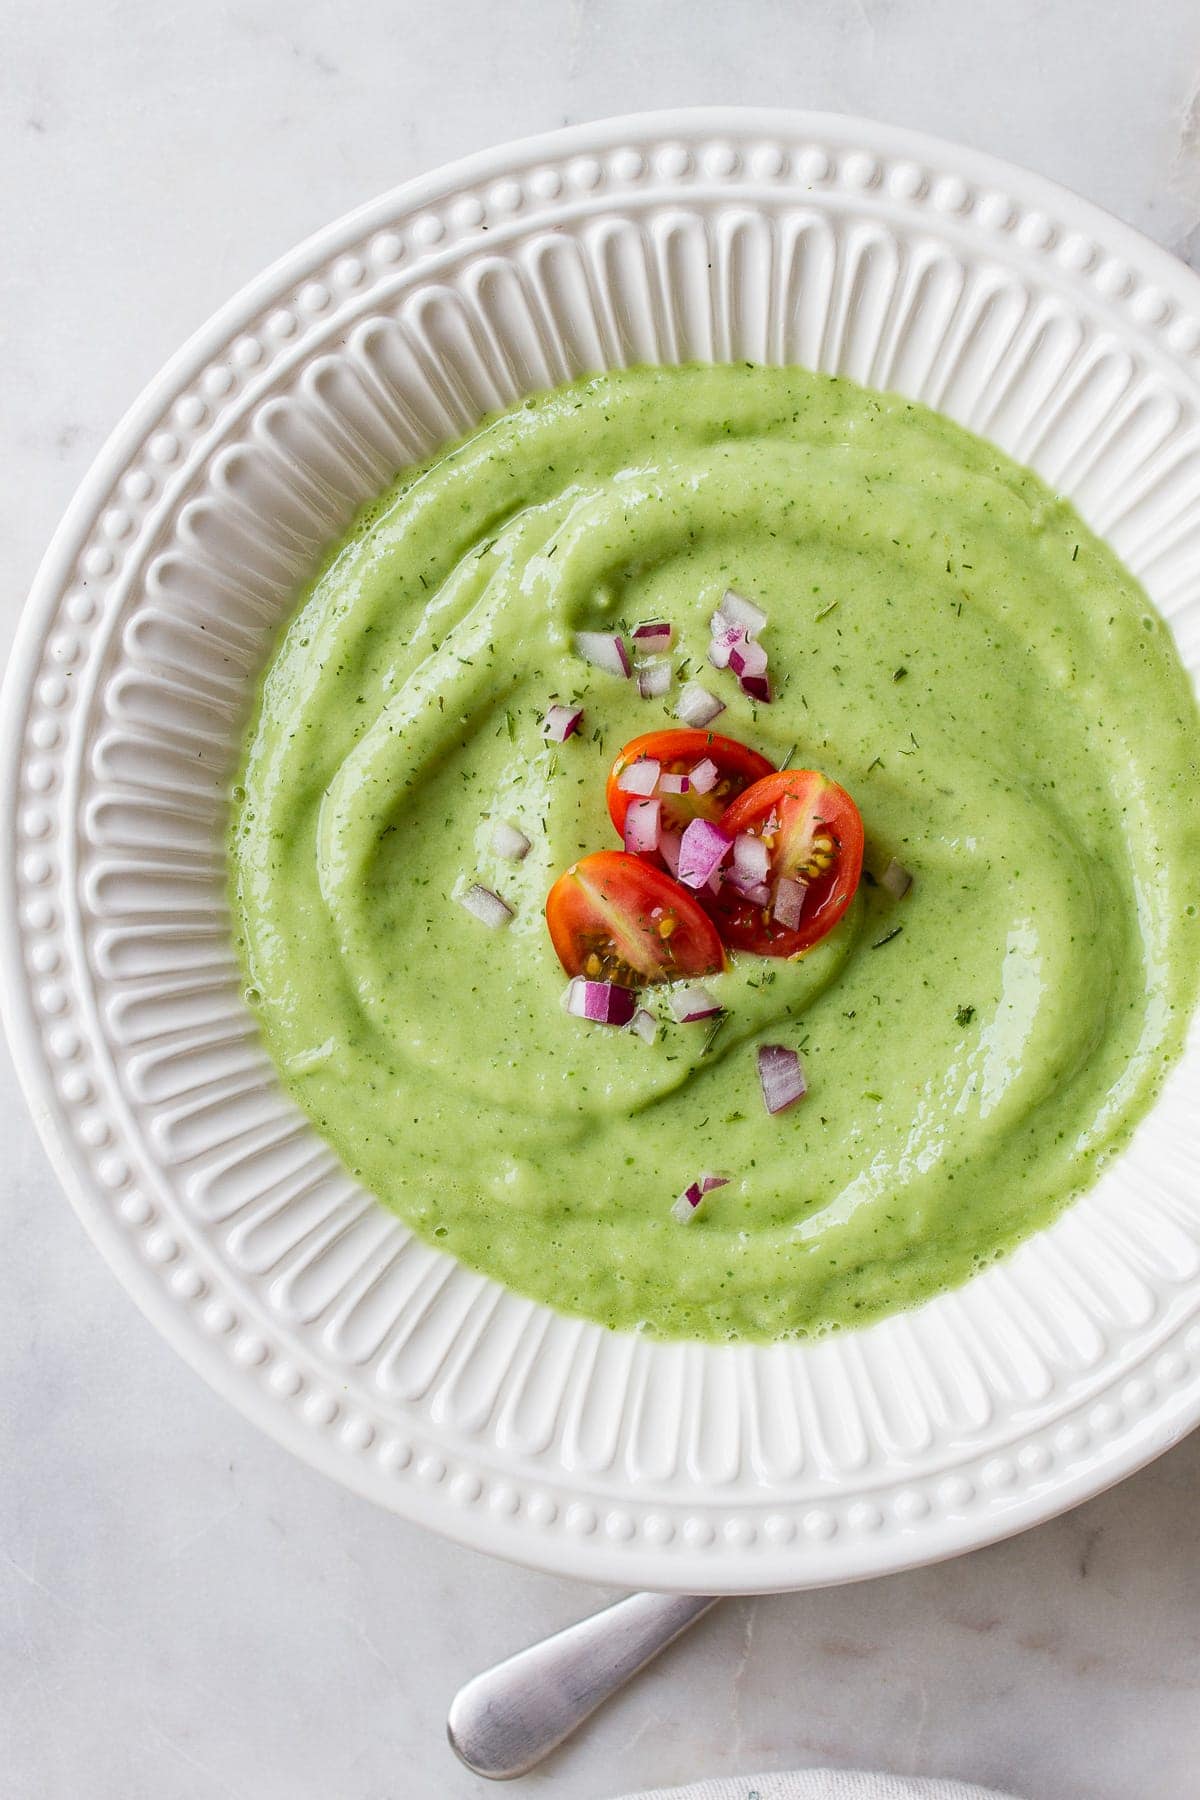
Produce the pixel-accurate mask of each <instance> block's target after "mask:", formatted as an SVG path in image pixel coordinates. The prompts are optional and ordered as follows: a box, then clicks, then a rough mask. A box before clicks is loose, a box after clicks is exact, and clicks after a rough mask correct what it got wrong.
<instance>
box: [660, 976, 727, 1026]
mask: <svg viewBox="0 0 1200 1800" xmlns="http://www.w3.org/2000/svg"><path fill="white" fill-rule="evenodd" d="M667 1005H668V1006H669V1007H670V1009H671V1012H672V1014H673V1015H674V1017H675V1018H676V1019H678V1021H679V1023H680V1024H681V1025H695V1024H696V1023H697V1022H698V1021H699V1020H700V1019H711V1018H713V1017H715V1015H716V1014H717V1013H719V1012H724V1010H725V1008H724V1007H723V1006H722V1005H721V1002H720V1001H719V1000H714V999H713V997H712V995H711V994H710V993H709V991H708V989H707V988H706V987H701V985H700V983H699V982H698V981H683V982H680V983H679V984H678V985H677V986H676V987H673V988H672V989H671V991H670V993H669V994H668V995H667Z"/></svg>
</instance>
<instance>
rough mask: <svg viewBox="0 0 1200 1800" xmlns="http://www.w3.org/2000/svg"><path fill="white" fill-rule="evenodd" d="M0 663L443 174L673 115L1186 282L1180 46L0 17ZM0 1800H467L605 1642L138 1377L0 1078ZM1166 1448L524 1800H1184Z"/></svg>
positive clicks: (545, 1779)
mask: <svg viewBox="0 0 1200 1800" xmlns="http://www.w3.org/2000/svg"><path fill="white" fill-rule="evenodd" d="M0 22H2V24H3V31H2V37H0V41H3V43H4V54H3V57H2V58H0V96H2V104H0V171H3V177H2V180H0V243H2V244H3V255H2V258H0V344H2V345H3V349H4V351H5V364H4V366H5V379H4V394H3V404H2V405H0V475H2V479H0V633H3V638H4V641H5V642H7V636H8V634H9V632H10V631H11V628H12V624H13V621H14V620H15V617H16V613H17V610H18V608H19V605H20V599H21V595H22V593H23V591H24V589H25V587H26V586H27V584H28V581H29V578H30V576H31V574H32V572H33V569H34V566H35V562H36V559H37V557H38V555H39V553H40V551H41V548H42V546H43V544H44V542H45V540H46V538H47V537H48V535H49V533H50V531H51V528H52V526H53V524H54V522H55V519H56V517H57V515H58V513H59V512H60V510H61V508H62V506H63V505H64V503H65V501H66V500H67V498H68V496H69V494H70V492H71V490H72V488H73V487H74V485H75V483H76V481H77V479H78V478H79V476H80V475H81V474H82V473H83V471H84V468H85V467H86V465H87V463H88V461H89V460H90V458H91V456H92V455H93V453H94V452H95V450H96V449H97V448H98V447H99V445H100V442H101V440H102V438H103V437H104V435H105V433H106V432H107V430H108V428H109V426H110V425H111V424H112V423H113V422H114V420H115V418H116V417H117V415H118V413H119V412H120V411H121V410H122V409H123V408H124V407H125V405H126V404H127V402H128V401H129V400H130V399H131V398H132V397H133V395H134V394H135V393H136V391H137V390H138V388H139V387H140V386H141V384H142V383H143V381H144V380H145V379H146V378H148V377H149V376H150V375H151V374H152V373H153V372H154V370H155V369H156V368H157V367H158V365H159V364H160V363H161V362H162V361H163V359H164V358H165V357H166V356H167V354H168V353H169V352H170V351H171V350H172V349H174V348H175V346H176V345H177V343H178V342H179V341H180V340H181V339H182V338H183V337H184V336H185V335H186V334H187V333H188V332H189V331H190V330H191V329H192V328H193V327H194V326H195V325H197V324H199V323H200V321H201V320H202V319H204V317H205V316H206V315H207V314H208V313H209V312H210V311H211V310H212V308H213V307H215V306H216V305H217V304H218V302H220V301H221V300H222V299H224V298H225V297H226V295H227V294H228V293H229V292H231V291H232V290H233V289H234V288H235V287H237V286H238V285H240V283H241V282H243V281H244V280H245V279H246V278H247V277H249V276H250V275H252V274H254V273H255V272H256V271H257V270H258V269H259V268H260V267H261V266H262V265H263V264H264V263H266V262H267V261H268V260H270V259H271V258H272V257H273V256H275V255H276V254H277V253H278V252H280V251H282V250H283V249H285V248H286V247H287V246H288V245H290V244H291V243H292V242H293V241H294V240H296V239H297V238H299V237H301V236H302V235H304V234H305V233H307V232H308V231H310V230H311V229H313V228H314V227H315V226H317V225H320V224H321V223H323V222H324V221H325V220H326V219H328V218H331V217H333V216H334V215H336V214H338V213H340V212H342V211H343V210H345V209H346V208H347V207H349V206H350V205H352V204H353V203H355V202H356V201H359V200H361V199H363V198H365V197H367V196H369V195H371V194H372V193H374V192H376V191H378V190H380V189H381V188H384V187H387V186H389V185H391V184H392V183H393V182H395V181H397V180H399V179H401V178H403V177H405V176H407V175H410V174H413V173H416V172H417V171H419V170H422V169H426V168H429V167H432V166H433V165H435V164H437V163H439V162H442V161H444V160H446V159H447V158H450V157H453V156H456V155H458V154H460V153H462V152H464V151H466V150H469V149H472V148H475V147H478V146H480V145H483V144H486V143H488V142H490V141H495V140H499V139H503V138H507V137H512V136H517V135H520V134H522V133H524V132H527V131H532V130H536V129H542V128H544V127H548V126H553V125H556V124H559V123H563V122H566V121H573V120H578V119H583V118H588V117H597V116H600V115H603V114H606V113H613V112H621V111H628V110H632V109H635V108H641V107H649V106H655V105H663V104H683V103H688V102H703V101H718V100H728V101H743V102H762V103H768V104H774V105H798V106H816V107H825V108H831V109H841V110H846V111H857V112H868V113H877V114H880V115H882V116H884V117H886V118H889V119H893V120H897V121H900V122H903V123H906V124H912V125H917V126H922V127H926V128H928V129H930V130H933V131H936V132H940V133H943V134H945V135H947V136H951V137H958V138H961V139H965V140H967V141H969V142H971V143H974V144H978V145H980V146H982V147H984V148H987V149H989V150H994V151H997V152H999V153H1000V154H1002V155H1005V156H1009V157H1012V158H1014V159H1016V160H1018V161H1021V162H1025V163H1028V164H1031V165H1033V166H1035V167H1037V168H1039V169H1041V170H1043V171H1045V172H1046V173H1048V174H1051V175H1054V176H1056V177H1058V178H1059V179H1061V180H1063V181H1066V182H1068V183H1069V184H1071V185H1073V186H1075V187H1077V188H1079V189H1081V190H1083V191H1084V192H1086V193H1087V194H1089V195H1090V196H1091V197H1092V198H1094V199H1096V200H1099V201H1101V202H1102V203H1103V204H1105V205H1107V206H1109V207H1111V208H1112V209H1113V210H1114V211H1115V212H1118V213H1120V214H1121V215H1122V216H1123V217H1125V218H1127V219H1129V220H1131V221H1132V222H1133V223H1135V224H1137V225H1139V226H1141V227H1142V228H1143V229H1145V230H1146V231H1148V232H1150V233H1151V234H1153V235H1154V236H1156V237H1158V238H1159V239H1161V240H1162V241H1163V242H1164V243H1166V244H1168V245H1170V246H1171V247H1172V248H1173V249H1175V250H1177V251H1178V252H1180V253H1181V254H1183V255H1185V256H1190V257H1191V259H1192V260H1193V261H1195V262H1196V263H1197V264H1198V265H1200V98H1198V93H1200V89H1198V85H1197V84H1198V82H1200V15H1198V14H1197V12H1196V8H1195V5H1194V0H1139V3H1138V4H1136V5H1135V4H1133V3H1132V0H1115V3H1114V4H1111V5H1109V6H1107V7H1098V6H1096V5H1095V0H1009V3H1008V4H1004V5H993V6H991V7H984V6H969V5H966V6H964V5H963V4H962V0H847V3H846V4H839V3H837V0H807V3H805V4H800V3H797V0H791V3H789V0H741V3H740V4H738V5H728V4H724V5H717V4H713V3H712V0H668V3H656V0H557V4H555V3H554V0H551V3H550V4H545V3H543V4H541V5H538V6H534V5H530V4H524V3H517V4H514V3H511V0H510V4H509V5H507V6H498V5H496V4H494V0H493V3H492V4H488V3H486V0H441V3H440V4H436V3H430V0H423V3H421V4H411V3H410V0H341V3H340V4H336V5H335V4H326V3H324V0H290V3H289V0H241V3H240V4H235V3H226V0H176V3H175V4H172V5H170V6H164V5H162V4H161V0H155V3H151V0H107V3H106V4H104V5H99V4H97V3H96V0H58V3H57V4H53V5H51V6H47V7H44V8H35V7H29V6H23V5H21V4H20V3H19V0H8V4H7V5H6V6H5V7H4V8H3V11H2V12H0ZM0 1131H2V1134H3V1142H4V1144H5V1149H6V1154H5V1162H6V1174H5V1179H4V1189H3V1205H2V1206H0V1267H3V1269H4V1272H5V1287H6V1292H5V1304H4V1306H3V1308H2V1309H0V1800H43V1797H46V1800H77V1797H79V1796H83V1795H86V1796H87V1797H88V1800H141V1797H143V1796H147V1797H149V1796H153V1797H154V1800H226V1797H231V1796H236V1797H237V1800H308V1797H309V1796H312V1797H314V1800H316V1797H320V1800H410V1797H412V1800H425V1796H438V1797H439V1800H441V1797H445V1800H467V1797H468V1796H474V1795H478V1794H481V1793H483V1792H486V1791H487V1784H485V1783H482V1782H478V1781H475V1780H474V1779H473V1778H472V1777H470V1776H468V1775H467V1774H466V1773H465V1772H464V1771H463V1770H462V1769H460V1768H459V1767H458V1765H457V1764H456V1763H455V1762H454V1761H453V1759H452V1757H451V1756H450V1754H449V1752H448V1750H447V1749H446V1747H445V1744H444V1739H443V1716H444V1712H445V1707H446V1703H447V1700H448V1699H449V1697H450V1694H451V1693H452V1691H453V1689H454V1687H455V1686H456V1685H457V1683H458V1682H459V1681H460V1680H461V1679H463V1678H464V1677H465V1676H467V1675H468V1674H470V1673H472V1672H473V1671H474V1670H475V1669H476V1668H478V1667H479V1666H481V1665H482V1664H484V1663H486V1662H488V1661H489V1660H491V1659H493V1658H495V1657H497V1656H499V1655H501V1654H503V1653H505V1652H507V1651H509V1650H510V1649H513V1648H515V1647H517V1646H518V1645H520V1644H521V1643H523V1642H525V1641H527V1640H529V1639H531V1638H533V1637H536V1636H538V1635H540V1634H541V1633H542V1632H544V1631H546V1630H548V1629H550V1628H552V1627H555V1626H558V1625H561V1624H563V1623H565V1622H566V1621H568V1620H569V1619H571V1618H573V1617H575V1616H576V1615H578V1614H579V1613H581V1612H583V1611H586V1610H588V1609H590V1608H591V1607H592V1606H593V1605H594V1604H596V1603H597V1602H598V1600H599V1599H600V1598H602V1596H600V1595H598V1594H596V1593H595V1592H594V1591H590V1590H587V1589H584V1588H577V1587H574V1586H572V1585H570V1584H569V1583H565V1582H559V1581H551V1580H548V1579H545V1578H542V1577H540V1576H533V1575H527V1574H524V1573H522V1572H520V1571H518V1570H515V1569H511V1568H508V1567H506V1566H504V1565H502V1564H499V1563H493V1562H489V1561H487V1560H486V1559H484V1558H482V1557H479V1556H477V1555H472V1554H470V1553H468V1552H466V1551H462V1550H458V1549H455V1548H453V1547H452V1546H450V1545H447V1544H443V1543H441V1542H439V1541H437V1540H435V1539H433V1538H431V1537H428V1536H426V1535H425V1534H423V1533H422V1532H420V1531H418V1530H416V1529H413V1528H410V1527H408V1526H406V1525H403V1524H401V1523H399V1522H398V1521H396V1520H394V1519H392V1518H390V1517H388V1516H386V1515H385V1514H383V1513H381V1512H377V1511H375V1510H374V1509H373V1508H371V1507H369V1506H368V1505H366V1504H365V1503H363V1502H361V1501H358V1500H355V1499H352V1498H351V1497H350V1496H349V1495H347V1494H343V1493H342V1492H340V1491H339V1490H338V1489H336V1488H334V1487H332V1486H331V1485H330V1484H329V1483H327V1482H326V1481H325V1480H323V1479H322V1478H321V1477H319V1476H317V1475H315V1474H312V1473H310V1472H309V1471H308V1470H307V1469H305V1468H303V1467H301V1466H300V1465H299V1464H298V1463H295V1462H293V1461H292V1460H291V1459H290V1458H289V1457H288V1456H286V1455H285V1454H284V1452H283V1451H281V1450H278V1449H276V1448H275V1447H274V1446H273V1445H272V1444H270V1443H267V1442H266V1441H264V1440H263V1439H261V1438H259V1437H258V1436H256V1435H255V1433H254V1432H253V1431H252V1430H251V1428H250V1427H249V1426H248V1425H246V1424H245V1423H243V1422H242V1420H241V1419H240V1418H239V1417H238V1416H236V1415H235V1414H234V1413H232V1412H231V1411H229V1410H228V1409H227V1408H226V1407H225V1406H224V1405H223V1404H221V1403H220V1402H219V1401H217V1400H216V1398H215V1397H214V1396H213V1395H211V1394H210V1393H209V1392H208V1390H207V1389H206V1388H205V1387H204V1386H203V1385H202V1384H201V1383H200V1382H199V1380H198V1379H197V1378H196V1377H195V1376H193V1375H192V1374H191V1373H190V1372H189V1371H188V1370H187V1369H186V1368H185V1367H184V1366H183V1364H182V1363H180V1362H179V1361H178V1360H177V1359H176V1358H175V1356H174V1355H173V1353H172V1352H171V1351H169V1350H168V1349H167V1348H166V1347H165V1345H163V1344H161V1343H160V1342H159V1341H158V1339H157V1338H156V1337H155V1336H154V1334H153V1333H152V1332H151V1330H150V1328H149V1327H148V1326H147V1325H146V1324H144V1323H143V1321H142V1320H141V1318H140V1317H139V1316H138V1315H137V1314H136V1313H135V1311H134V1309H133V1307H132V1306H131V1304H130V1303H129V1302H128V1301H127V1300H126V1299H125V1298H124V1296H123V1294H122V1293H121V1292H120V1291H119V1290H118V1288H117V1286H116V1284H115V1283H114V1281H113V1280H112V1278H111V1277H110V1276H109V1275H108V1273H107V1271H106V1270H105V1269H104V1267H103V1266H102V1264H101V1263H100V1261H99V1259H98V1257H97V1256H96V1255H95V1253H94V1252H93V1251H92V1250H91V1248H90V1246H89V1245H88V1244H87V1242H86V1241H85V1240H84V1238H83V1235H82V1232H81V1231H80V1229H79V1228H78V1226H77V1225H76V1222H75V1219H74V1216H73V1215H72V1214H71V1212H70V1210H69V1208H68V1206H67V1204H66V1202H65V1201H64V1200H63V1199H62V1197H61V1196H60V1195H59V1193H58V1191H57V1188H56V1185H55V1183H54V1181H53V1179H52V1177H51V1175H50V1173H49V1170H48V1168H47V1166H46V1162H45V1158H44V1157H43V1155H42V1153H41V1150H40V1148H39V1146H38V1144H37V1143H36V1142H35V1140H34V1135H33V1131H32V1128H31V1126H30V1125H29V1123H28V1121H27V1118H26V1115H25V1112H24V1109H23V1106H22V1104H21V1102H20V1099H19V1097H18V1095H17V1092H16V1088H15V1083H14V1081H13V1079H12V1076H11V1074H10V1073H9V1071H8V1068H7V1065H5V1066H4V1069H3V1072H2V1074H0ZM1198 1484H1200V1435H1198V1436H1197V1437H1196V1438H1193V1439H1192V1440H1191V1441H1189V1442H1188V1443H1185V1444H1184V1445H1182V1446H1181V1447H1180V1448H1179V1449H1177V1450H1176V1451H1175V1452H1174V1453H1173V1454H1172V1455H1170V1456H1169V1457H1166V1458H1164V1459H1163V1461H1161V1462H1160V1463H1159V1464H1158V1465H1157V1466H1155V1467H1154V1468H1152V1469H1150V1470H1148V1471H1146V1472H1145V1473H1143V1474H1142V1475H1140V1476H1138V1477H1135V1478H1134V1479H1133V1480H1131V1481H1129V1482H1127V1483H1126V1484H1125V1485H1124V1486H1123V1487H1122V1488H1120V1489H1119V1490H1117V1491H1116V1492H1114V1493H1112V1494H1110V1495H1108V1496H1106V1497H1105V1498H1103V1499H1101V1500H1098V1501H1096V1502H1094V1503H1093V1504H1092V1505H1090V1506H1088V1507H1085V1508H1083V1509H1082V1510H1080V1511H1079V1512H1077V1513H1075V1514H1074V1515H1072V1516H1070V1517H1068V1518H1066V1519H1062V1520H1060V1521H1058V1522H1057V1523H1055V1524H1052V1525H1048V1526H1046V1527H1044V1528H1043V1529H1042V1530H1040V1531H1037V1532H1034V1533H1032V1534H1030V1535H1028V1536H1026V1537H1024V1538H1021V1539H1018V1540H1016V1541H1015V1542H1013V1543H1010V1544H1008V1545H1005V1546H1002V1547H1000V1548H997V1549H994V1550H990V1551H985V1552H982V1553H980V1554H978V1555H976V1556H973V1557H970V1558H967V1559H965V1560H963V1561H960V1562H958V1563H954V1564H951V1565H947V1566H943V1567H941V1568H938V1569H933V1570H927V1571H923V1572H919V1573H916V1574H912V1575H908V1576H904V1577H900V1578H896V1579H893V1580H889V1581H885V1582H880V1583H876V1584H874V1585H871V1586H864V1587H859V1588H855V1589H843V1590H839V1591H834V1592H826V1593H820V1594H812V1595H807V1596H794V1597H791V1598H784V1599H771V1600H759V1601H753V1602H745V1603H737V1604H735V1603H729V1604H727V1605H725V1606H724V1607H722V1608H720V1609H719V1610H718V1612H717V1613H715V1614H714V1615H712V1616H710V1618H709V1619H708V1620H707V1621H705V1623H704V1624H702V1625H701V1626H700V1627H699V1628H698V1630H697V1632H696V1633H695V1634H694V1635H693V1637H692V1638H691V1639H690V1640H688V1641H687V1642H686V1643H684V1644H683V1645H680V1646H679V1647H678V1648H677V1649H676V1650H675V1651H674V1652H673V1653H672V1654H671V1655H670V1657H669V1658H668V1659H667V1660H665V1661H664V1662H663V1663H662V1664H661V1665H660V1667H659V1668H658V1669H657V1671H656V1672H654V1673H653V1674H652V1675H650V1676H649V1677H648V1678H646V1679H643V1681H642V1682H641V1683H639V1684H638V1685H637V1686H636V1687H635V1688H634V1689H633V1690H631V1691H630V1692H629V1693H628V1694H627V1695H626V1696H624V1697H623V1698H622V1699H621V1700H620V1701H619V1702H618V1703H616V1704H615V1705H614V1706H613V1707H611V1708H610V1709H609V1710H608V1711H607V1713H605V1714H604V1715H602V1716H601V1717H600V1718H598V1719H597V1720H596V1721H595V1722H594V1724H593V1727H592V1728H591V1729H590V1730H589V1731H588V1732H587V1733H586V1734H585V1735H584V1736H583V1737H582V1738H581V1739H580V1740H578V1741H577V1743H576V1744H575V1745H573V1746H572V1747H571V1748H569V1749H568V1750H567V1751H565V1752H564V1753H563V1754H561V1755H560V1756H559V1757H558V1758H557V1759H556V1760H555V1761H553V1762H552V1763H551V1764H549V1765H547V1766H546V1768H545V1769H544V1770H543V1771H541V1772H540V1773H538V1774H537V1775H535V1776H532V1777H530V1778H529V1779H528V1780H527V1781H525V1782H522V1783H518V1784H517V1785H516V1787H515V1788H514V1789H513V1790H512V1791H513V1792H514V1794H523V1793H528V1794H530V1795H534V1794H553V1795H555V1796H562V1800H602V1796H604V1795H606V1794H611V1793H612V1792H614V1791H620V1790H622V1789H625V1788H629V1787H635V1786H638V1785H642V1784H645V1785H649V1784H651V1783H658V1782H665V1781H676V1780H684V1779H686V1778H689V1777H693V1776H699V1775H701V1774H704V1773H709V1772H717V1771H734V1770H737V1769H744V1770H753V1769H766V1768H779V1767H787V1766H791V1765H795V1764H798V1763H807V1762H815V1763H831V1764H859V1765H862V1764H877V1765H885V1766H888V1767H892V1768H895V1769H898V1770H917V1771H921V1772H926V1773H933V1774H956V1775H961V1776H965V1777H969V1778H972V1779H974V1780H977V1781H981V1782H990V1783H995V1784H997V1785H1002V1786H1006V1787H1011V1788H1013V1789H1015V1790H1017V1791H1018V1792H1019V1793H1021V1794H1022V1795H1024V1796H1027V1800H1184V1797H1185V1796H1190V1795H1193V1794H1195V1793H1196V1792H1197V1783H1198V1778H1197V1774H1196V1769H1197V1766H1198V1765H1200V1552H1198V1550H1197V1536H1196V1530H1195V1517H1196V1495H1197V1490H1198Z"/></svg>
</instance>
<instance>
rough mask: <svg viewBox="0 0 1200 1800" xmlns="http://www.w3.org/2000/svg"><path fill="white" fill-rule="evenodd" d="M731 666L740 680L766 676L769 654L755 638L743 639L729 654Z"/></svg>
mask: <svg viewBox="0 0 1200 1800" xmlns="http://www.w3.org/2000/svg"><path fill="white" fill-rule="evenodd" d="M729 666H730V668H731V669H732V670H733V672H734V674H735V675H736V676H737V677H738V680H739V681H741V680H744V679H746V678H748V677H750V676H753V675H765V674H766V672H767V653H766V651H765V650H764V649H763V647H762V645H761V644H759V643H756V642H755V640H754V639H753V638H743V640H742V642H741V643H740V644H735V645H734V647H733V649H732V650H731V651H730V652H729Z"/></svg>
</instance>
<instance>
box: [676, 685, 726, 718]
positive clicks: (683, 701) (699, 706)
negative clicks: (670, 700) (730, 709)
mask: <svg viewBox="0 0 1200 1800" xmlns="http://www.w3.org/2000/svg"><path fill="white" fill-rule="evenodd" d="M724 711H725V702H724V701H723V700H718V699H717V697H716V695H715V694H710V693H709V691H708V689H707V688H705V687H701V686H700V683H699V682H698V681H689V682H688V684H687V686H686V687H685V688H684V690H683V692H682V693H681V694H680V696H679V700H678V702H677V704H676V707H675V717H676V718H677V719H682V720H683V722H684V724H685V725H691V726H693V727H695V728H697V729H699V728H700V727H702V726H705V725H707V724H708V723H709V722H710V720H712V719H715V718H716V717H717V715H718V713H723V712H724Z"/></svg>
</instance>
